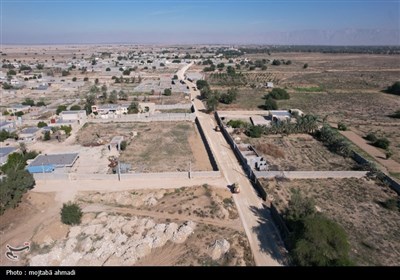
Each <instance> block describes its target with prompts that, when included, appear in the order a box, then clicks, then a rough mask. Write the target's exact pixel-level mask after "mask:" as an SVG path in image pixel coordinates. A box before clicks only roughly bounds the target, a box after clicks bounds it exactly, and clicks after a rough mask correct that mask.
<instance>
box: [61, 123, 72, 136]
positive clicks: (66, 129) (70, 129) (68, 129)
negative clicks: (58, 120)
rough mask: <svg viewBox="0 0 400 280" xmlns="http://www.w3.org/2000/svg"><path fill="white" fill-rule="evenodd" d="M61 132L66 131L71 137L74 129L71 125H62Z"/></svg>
mask: <svg viewBox="0 0 400 280" xmlns="http://www.w3.org/2000/svg"><path fill="white" fill-rule="evenodd" d="M60 130H64V131H65V134H66V135H71V131H72V127H71V126H70V125H62V126H60Z"/></svg>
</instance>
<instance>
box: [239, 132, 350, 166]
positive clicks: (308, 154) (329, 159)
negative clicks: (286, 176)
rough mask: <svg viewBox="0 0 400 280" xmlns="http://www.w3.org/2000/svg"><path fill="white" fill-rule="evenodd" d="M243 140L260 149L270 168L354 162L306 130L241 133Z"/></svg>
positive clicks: (335, 164)
mask: <svg viewBox="0 0 400 280" xmlns="http://www.w3.org/2000/svg"><path fill="white" fill-rule="evenodd" d="M240 138H241V140H242V141H243V142H245V143H249V144H251V145H252V146H253V147H255V148H256V150H257V151H258V152H260V153H261V154H262V155H263V156H264V157H265V159H266V160H267V162H269V163H270V165H271V166H270V168H271V170H280V171H294V170H299V171H318V170H320V171H325V170H333V171H339V170H352V169H354V168H355V167H356V163H355V162H354V161H353V160H352V159H345V158H343V157H341V156H339V155H337V154H334V153H332V152H330V151H329V150H328V149H327V148H326V147H325V146H324V145H323V144H322V143H321V142H319V141H317V140H315V139H314V138H313V137H312V136H311V135H308V134H295V135H289V136H275V135H274V136H262V137H261V138H250V137H247V136H246V135H244V134H241V135H240Z"/></svg>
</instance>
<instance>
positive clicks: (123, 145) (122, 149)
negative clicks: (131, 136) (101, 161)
mask: <svg viewBox="0 0 400 280" xmlns="http://www.w3.org/2000/svg"><path fill="white" fill-rule="evenodd" d="M127 145H128V143H127V142H126V141H125V140H124V141H122V142H121V146H120V149H121V151H125V150H126V146H127Z"/></svg>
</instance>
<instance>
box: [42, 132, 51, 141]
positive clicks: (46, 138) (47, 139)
mask: <svg viewBox="0 0 400 280" xmlns="http://www.w3.org/2000/svg"><path fill="white" fill-rule="evenodd" d="M50 139H51V137H50V131H46V132H45V133H44V138H43V140H44V141H49V140H50Z"/></svg>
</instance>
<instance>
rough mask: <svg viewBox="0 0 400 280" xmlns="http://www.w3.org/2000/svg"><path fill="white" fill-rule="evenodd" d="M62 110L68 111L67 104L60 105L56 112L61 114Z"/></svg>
mask: <svg viewBox="0 0 400 280" xmlns="http://www.w3.org/2000/svg"><path fill="white" fill-rule="evenodd" d="M62 111H67V106H66V105H58V107H57V110H56V114H57V115H59V114H60V113H61V112H62Z"/></svg>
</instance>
